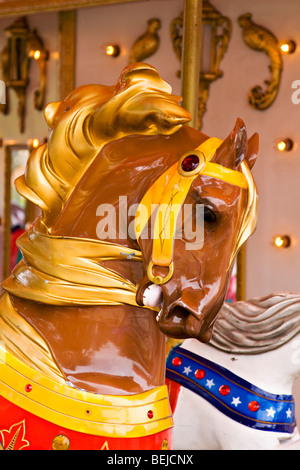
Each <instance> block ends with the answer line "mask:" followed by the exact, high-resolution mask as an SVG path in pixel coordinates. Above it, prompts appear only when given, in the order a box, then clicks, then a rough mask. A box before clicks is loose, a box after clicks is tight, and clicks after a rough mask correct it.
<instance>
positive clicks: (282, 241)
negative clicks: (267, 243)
mask: <svg viewBox="0 0 300 470" xmlns="http://www.w3.org/2000/svg"><path fill="white" fill-rule="evenodd" d="M273 244H274V246H275V247H276V248H288V247H289V246H290V245H291V238H290V237H289V236H288V235H277V236H276V237H275V238H274V241H273Z"/></svg>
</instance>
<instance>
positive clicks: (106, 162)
mask: <svg viewBox="0 0 300 470" xmlns="http://www.w3.org/2000/svg"><path fill="white" fill-rule="evenodd" d="M179 101H180V97H178V96H174V95H172V93H171V87H170V86H169V85H168V84H167V83H166V82H164V81H163V80H162V79H161V77H160V76H159V74H158V72H157V70H156V69H155V68H153V67H152V66H149V65H147V64H142V63H140V64H132V65H130V66H128V67H126V68H125V69H124V71H123V72H122V74H121V76H120V78H119V80H118V81H117V83H116V84H115V85H114V86H100V85H86V86H82V87H79V88H77V89H76V90H74V91H73V92H72V93H71V94H70V95H69V96H68V97H67V98H66V99H65V100H63V101H61V102H58V103H50V104H48V105H47V106H46V108H45V118H46V121H47V124H48V127H49V139H48V142H47V143H46V144H43V145H42V146H40V147H39V148H38V149H35V150H33V152H32V154H31V155H30V157H29V160H28V163H27V167H26V171H25V174H24V175H23V176H21V177H20V178H18V179H17V180H16V183H15V184H16V188H17V190H18V192H19V193H20V194H21V195H22V196H24V197H25V198H27V199H28V200H30V201H32V202H33V203H34V204H36V205H37V206H38V207H39V208H40V209H41V211H42V215H41V216H40V217H38V218H37V219H36V220H35V221H34V223H33V224H32V226H31V227H30V228H28V230H27V231H26V233H25V234H23V235H22V236H21V237H20V238H19V240H18V246H19V248H20V250H21V252H22V260H21V261H20V262H19V263H18V264H17V266H16V267H15V268H14V270H13V271H12V274H11V276H10V277H9V278H8V279H6V280H5V281H4V282H3V284H2V286H3V289H4V293H3V294H2V296H1V298H0V359H1V363H0V368H1V376H0V438H1V439H0V441H1V443H2V446H3V447H4V448H5V449H6V448H15V449H20V448H26V449H51V448H53V449H68V448H70V449H110V450H111V449H114V450H116V449H136V450H138V449H167V448H169V449H170V448H172V427H173V417H172V413H171V409H170V403H169V397H168V390H167V386H166V384H165V368H166V335H169V336H171V337H174V338H179V339H180V338H191V337H192V338H197V340H199V341H208V340H209V338H210V336H211V332H212V328H213V323H214V320H215V318H216V315H217V313H218V311H219V309H220V308H221V306H222V304H223V302H224V299H225V296H226V291H227V288H228V284H229V281H230V276H231V271H232V266H233V260H234V259H235V255H236V253H237V251H238V250H239V248H240V247H241V245H242V244H243V243H244V242H245V240H246V239H247V238H248V237H249V236H250V235H251V234H252V232H253V230H254V229H255V224H256V214H257V191H256V187H255V183H254V181H253V177H252V174H251V167H252V166H253V164H254V162H255V160H256V157H257V152H258V149H257V146H258V137H257V135H256V134H254V136H252V137H251V138H250V139H249V140H248V139H247V133H246V129H245V125H244V123H243V122H242V121H241V120H240V119H238V120H237V122H236V125H235V127H234V129H233V131H232V132H231V133H230V134H229V136H228V137H227V138H226V139H225V140H224V141H222V140H220V139H219V138H214V137H212V138H208V137H207V136H206V135H204V134H203V133H201V132H199V131H198V130H195V129H193V128H191V127H190V126H188V125H187V123H188V122H189V121H190V119H191V116H190V114H189V113H188V112H187V111H186V110H184V109H183V108H182V107H181V106H180V105H179ZM198 206H201V207H202V208H203V210H202V214H203V218H204V227H203V232H204V241H203V243H202V244H201V243H198V241H197V240H196V241H197V243H195V244H194V243H193V240H194V238H195V237H196V238H197V234H196V235H195V234H194V238H193V237H192V238H190V235H189V233H186V232H185V231H184V225H185V221H184V222H182V224H181V223H180V221H181V220H183V219H184V217H183V215H182V214H183V209H184V212H185V207H190V208H191V210H190V213H189V216H188V217H189V220H190V222H192V224H196V222H197V220H196V218H197V214H196V212H197V211H196V208H197V207H198ZM180 227H181V233H182V236H180ZM178 231H179V232H178ZM191 232H193V231H191ZM188 244H189V245H188ZM187 246H188V249H187Z"/></svg>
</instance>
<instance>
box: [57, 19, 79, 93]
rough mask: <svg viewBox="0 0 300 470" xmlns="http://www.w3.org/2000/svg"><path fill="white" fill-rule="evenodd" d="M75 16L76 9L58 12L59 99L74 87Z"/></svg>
mask: <svg viewBox="0 0 300 470" xmlns="http://www.w3.org/2000/svg"><path fill="white" fill-rule="evenodd" d="M76 17H77V12H76V10H68V11H60V12H59V13H58V42H59V98H60V100H62V99H64V98H65V97H66V96H68V94H69V93H71V91H73V90H74V88H75V61H76V50H75V49H76Z"/></svg>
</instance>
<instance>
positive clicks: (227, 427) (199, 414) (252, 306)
mask: <svg viewBox="0 0 300 470" xmlns="http://www.w3.org/2000/svg"><path fill="white" fill-rule="evenodd" d="M299 306H300V302H299V296H298V295H293V294H276V295H272V296H268V297H266V298H262V299H255V300H253V301H248V302H237V303H236V304H232V305H230V304H228V305H227V304H226V305H224V306H223V308H222V310H221V312H220V316H219V317H218V320H217V321H216V324H215V332H214V334H213V337H212V342H211V344H206V345H204V344H200V343H197V342H196V341H194V340H193V339H187V340H185V341H184V343H183V344H182V347H183V348H184V349H186V350H188V351H192V352H193V353H195V354H197V355H198V356H200V357H202V358H206V359H209V360H210V361H212V362H214V363H216V364H218V365H220V366H222V367H224V368H225V369H227V370H229V371H230V372H232V373H234V374H235V375H236V376H238V377H241V378H242V379H245V380H247V382H250V383H251V384H253V385H254V386H255V387H259V388H260V389H262V390H264V391H266V392H269V393H271V394H275V395H292V393H293V384H294V381H295V379H296V378H297V377H298V376H299V375H300V361H299V344H300V342H299V328H300V322H299V311H300V310H299ZM245 311H246V312H247V311H248V316H247V315H243V313H242V312H245ZM250 311H252V315H249V312H250ZM268 316H269V322H267V321H264V317H265V319H267V320H268V318H267V317H268ZM230 317H231V319H230ZM219 322H220V325H219ZM222 323H223V324H222ZM239 323H240V325H239ZM263 332H265V334H264V333H263ZM255 343H256V345H255ZM255 346H256V347H255ZM225 377H226V374H225ZM224 380H225V382H226V378H225V379H224ZM241 400H243V399H242V398H241ZM271 408H272V405H270V409H271ZM236 411H238V406H237V409H236ZM174 421H175V428H174V446H175V448H176V449H207V450H267V449H279V450H280V449H288V448H295V449H297V448H300V439H299V433H298V430H297V428H296V427H295V429H294V432H291V433H286V432H279V431H276V432H274V431H272V430H261V429H259V427H256V428H255V427H251V426H247V425H245V424H241V423H240V422H239V421H238V419H237V420H235V419H232V418H231V417H230V416H229V415H227V414H226V413H224V412H222V411H220V410H219V409H217V408H216V407H215V406H214V405H213V404H212V403H209V402H208V401H207V400H205V399H204V398H203V397H202V396H199V395H197V394H196V393H194V392H193V391H191V390H188V389H187V388H185V387H181V388H180V393H179V397H178V402H177V405H176V410H175V414H174Z"/></svg>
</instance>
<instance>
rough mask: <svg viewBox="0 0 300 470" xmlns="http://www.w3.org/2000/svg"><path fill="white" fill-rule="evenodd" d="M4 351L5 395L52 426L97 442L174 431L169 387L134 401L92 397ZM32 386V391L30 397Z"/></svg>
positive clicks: (1, 376)
mask: <svg viewBox="0 0 300 470" xmlns="http://www.w3.org/2000/svg"><path fill="white" fill-rule="evenodd" d="M1 348H2V351H1V354H0V357H1V358H2V359H3V360H5V361H3V362H0V395H2V396H3V397H4V398H6V399H7V400H9V401H11V402H12V403H13V404H15V405H17V406H19V407H21V408H23V409H24V410H26V411H28V412H30V413H33V414H34V415H36V416H38V417H40V418H43V419H45V420H47V421H50V422H51V423H54V424H57V425H58V426H63V427H65V428H68V429H71V430H74V431H78V432H83V433H87V434H93V435H97V436H104V437H130V438H133V437H143V436H148V435H151V434H155V433H158V432H160V431H163V430H165V429H168V428H170V427H172V426H173V419H172V413H171V409H170V405H169V400H168V391H167V387H166V386H165V385H164V386H161V387H157V388H155V389H153V390H150V391H148V392H144V393H141V394H137V395H132V396H115V395H102V394H93V393H89V392H85V391H82V390H78V389H76V388H73V387H71V386H68V385H64V384H60V383H58V382H55V381H54V380H52V379H49V378H48V377H46V376H44V375H42V374H40V373H38V372H36V371H34V370H33V369H31V368H30V367H28V366H26V365H25V364H23V363H21V362H20V361H19V360H18V359H16V358H15V357H14V356H13V355H12V354H10V353H9V352H7V351H4V350H3V347H1V346H0V349H1ZM28 384H30V385H31V390H30V391H29V392H26V386H27V385H28ZM149 410H152V411H153V418H152V419H149V418H148V416H147V413H148V411H149Z"/></svg>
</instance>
